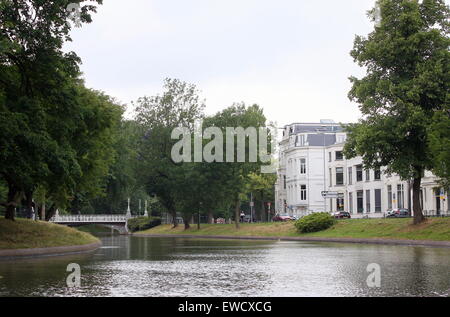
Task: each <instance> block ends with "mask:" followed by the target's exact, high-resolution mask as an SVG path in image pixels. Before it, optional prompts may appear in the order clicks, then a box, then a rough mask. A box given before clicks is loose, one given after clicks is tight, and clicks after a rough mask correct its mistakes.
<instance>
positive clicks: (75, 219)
mask: <svg viewBox="0 0 450 317" xmlns="http://www.w3.org/2000/svg"><path fill="white" fill-rule="evenodd" d="M127 219H128V218H127V216H126V215H56V216H53V217H52V218H51V219H50V222H56V223H84V222H85V223H96V222H97V223H101V222H108V223H114V222H117V223H123V222H126V221H127Z"/></svg>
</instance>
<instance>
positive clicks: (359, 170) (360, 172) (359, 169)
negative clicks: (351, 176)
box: [356, 165, 363, 182]
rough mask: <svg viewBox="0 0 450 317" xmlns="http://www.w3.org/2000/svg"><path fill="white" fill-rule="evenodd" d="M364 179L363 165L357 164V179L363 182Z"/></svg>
mask: <svg viewBox="0 0 450 317" xmlns="http://www.w3.org/2000/svg"><path fill="white" fill-rule="evenodd" d="M362 180H363V169H362V165H356V181H357V182H362Z"/></svg>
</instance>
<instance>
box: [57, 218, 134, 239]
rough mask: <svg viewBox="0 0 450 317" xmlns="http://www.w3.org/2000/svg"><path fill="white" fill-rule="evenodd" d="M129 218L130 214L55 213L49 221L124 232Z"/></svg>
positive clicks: (71, 225)
mask: <svg viewBox="0 0 450 317" xmlns="http://www.w3.org/2000/svg"><path fill="white" fill-rule="evenodd" d="M131 218H134V217H132V216H130V215H55V216H53V217H52V218H51V219H50V222H53V223H56V224H60V225H66V226H70V227H78V226H85V225H100V226H102V227H107V228H111V229H114V230H118V231H119V232H120V233H121V234H126V233H128V226H127V222H128V219H131Z"/></svg>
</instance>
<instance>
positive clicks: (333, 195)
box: [322, 191, 344, 198]
mask: <svg viewBox="0 0 450 317" xmlns="http://www.w3.org/2000/svg"><path fill="white" fill-rule="evenodd" d="M322 197H323V198H344V194H343V193H338V192H329V191H323V192H322Z"/></svg>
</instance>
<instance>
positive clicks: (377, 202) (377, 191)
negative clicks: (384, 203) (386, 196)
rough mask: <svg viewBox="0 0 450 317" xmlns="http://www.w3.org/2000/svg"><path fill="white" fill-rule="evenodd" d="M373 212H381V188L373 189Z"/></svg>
mask: <svg viewBox="0 0 450 317" xmlns="http://www.w3.org/2000/svg"><path fill="white" fill-rule="evenodd" d="M375 212H381V189H375Z"/></svg>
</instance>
